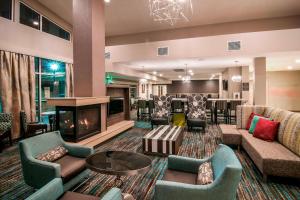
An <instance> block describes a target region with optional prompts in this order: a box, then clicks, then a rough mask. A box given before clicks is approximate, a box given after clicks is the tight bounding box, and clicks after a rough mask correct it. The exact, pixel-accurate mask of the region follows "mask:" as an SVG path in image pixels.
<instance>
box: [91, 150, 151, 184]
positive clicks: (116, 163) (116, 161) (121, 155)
mask: <svg viewBox="0 0 300 200" xmlns="http://www.w3.org/2000/svg"><path fill="white" fill-rule="evenodd" d="M151 163H152V160H151V159H150V158H149V157H148V156H145V155H143V154H140V153H134V152H126V151H104V152H97V153H95V154H93V155H91V156H89V157H88V158H87V159H86V166H87V168H89V169H91V170H93V171H95V172H99V173H102V174H107V175H116V179H115V180H114V186H116V187H119V188H120V187H122V185H123V181H122V179H121V176H133V175H137V174H141V173H144V172H147V171H148V170H149V169H150V167H151ZM112 186H113V185H112ZM112 186H111V187H112Z"/></svg>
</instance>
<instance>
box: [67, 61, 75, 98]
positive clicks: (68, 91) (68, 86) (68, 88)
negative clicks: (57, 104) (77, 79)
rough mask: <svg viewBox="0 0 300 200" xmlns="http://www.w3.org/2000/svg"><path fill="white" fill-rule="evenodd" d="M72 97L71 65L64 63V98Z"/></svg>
mask: <svg viewBox="0 0 300 200" xmlns="http://www.w3.org/2000/svg"><path fill="white" fill-rule="evenodd" d="M73 96H74V72H73V64H70V63H66V97H73Z"/></svg>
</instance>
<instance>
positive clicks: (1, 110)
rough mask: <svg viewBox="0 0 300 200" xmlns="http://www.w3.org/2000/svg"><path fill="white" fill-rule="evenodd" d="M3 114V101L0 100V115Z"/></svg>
mask: <svg viewBox="0 0 300 200" xmlns="http://www.w3.org/2000/svg"><path fill="white" fill-rule="evenodd" d="M2 112H3V109H2V100H1V98H0V113H2Z"/></svg>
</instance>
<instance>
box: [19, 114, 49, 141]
mask: <svg viewBox="0 0 300 200" xmlns="http://www.w3.org/2000/svg"><path fill="white" fill-rule="evenodd" d="M20 123H21V126H20V127H21V129H20V130H21V136H23V138H27V137H30V136H34V135H35V134H36V132H37V131H41V132H42V133H44V132H47V124H41V123H39V122H28V119H27V115H26V113H25V112H24V111H21V112H20Z"/></svg>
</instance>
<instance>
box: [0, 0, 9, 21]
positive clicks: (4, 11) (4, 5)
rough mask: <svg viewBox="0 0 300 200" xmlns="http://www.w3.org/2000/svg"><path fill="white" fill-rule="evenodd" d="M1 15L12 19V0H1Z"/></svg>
mask: <svg viewBox="0 0 300 200" xmlns="http://www.w3.org/2000/svg"><path fill="white" fill-rule="evenodd" d="M0 16H1V17H4V18H7V19H11V16H12V0H0Z"/></svg>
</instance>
